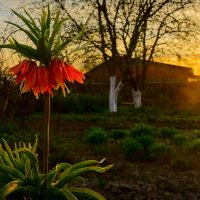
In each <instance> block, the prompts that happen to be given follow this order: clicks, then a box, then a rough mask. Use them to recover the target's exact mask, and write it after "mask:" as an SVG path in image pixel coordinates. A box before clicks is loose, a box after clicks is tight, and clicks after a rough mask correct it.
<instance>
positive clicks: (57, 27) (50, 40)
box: [49, 18, 68, 47]
mask: <svg viewBox="0 0 200 200" xmlns="http://www.w3.org/2000/svg"><path fill="white" fill-rule="evenodd" d="M66 20H68V19H67V18H66V19H62V20H60V21H58V22H57V24H55V26H54V27H53V30H52V33H51V37H50V38H49V46H50V47H52V45H53V41H54V39H55V36H56V34H57V33H59V32H60V31H61V27H62V25H63V23H64V22H65V21H66Z"/></svg>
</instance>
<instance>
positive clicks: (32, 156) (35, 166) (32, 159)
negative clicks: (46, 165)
mask: <svg viewBox="0 0 200 200" xmlns="http://www.w3.org/2000/svg"><path fill="white" fill-rule="evenodd" d="M18 152H19V153H24V154H26V156H27V157H28V158H29V160H30V164H31V168H33V169H34V170H35V172H36V173H38V172H39V169H38V167H39V166H38V160H37V157H36V156H35V154H34V153H33V152H31V151H30V150H29V149H28V148H25V147H24V148H20V149H18Z"/></svg>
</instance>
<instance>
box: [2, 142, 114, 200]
mask: <svg viewBox="0 0 200 200" xmlns="http://www.w3.org/2000/svg"><path fill="white" fill-rule="evenodd" d="M3 143H4V146H5V150H4V149H3V148H2V145H0V199H1V200H13V199H15V200H22V199H28V200H55V199H59V200H78V199H97V200H105V198H104V197H103V196H102V195H100V194H99V193H97V192H94V191H93V190H90V189H88V188H79V187H76V185H77V181H81V182H83V183H84V179H83V178H82V177H81V176H82V175H85V174H88V173H89V172H99V173H103V172H105V171H107V170H108V169H110V168H111V167H112V165H109V166H107V167H100V166H99V164H101V163H102V162H103V160H102V161H100V162H98V161H95V160H88V161H84V162H80V163H77V164H75V165H71V164H69V163H59V164H57V165H56V167H54V168H53V169H52V170H51V171H50V172H49V174H41V173H40V171H39V162H38V157H37V154H36V153H35V151H36V148H37V138H36V142H35V144H34V145H31V144H30V143H29V145H28V146H27V145H25V143H19V145H17V144H15V147H14V151H12V150H11V148H10V147H9V145H8V144H7V142H6V141H5V140H3ZM73 183H76V184H75V185H73ZM79 185H80V184H79Z"/></svg>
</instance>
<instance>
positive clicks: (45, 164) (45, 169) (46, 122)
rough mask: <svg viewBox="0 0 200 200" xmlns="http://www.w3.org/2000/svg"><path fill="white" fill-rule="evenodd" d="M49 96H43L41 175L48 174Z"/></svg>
mask: <svg viewBox="0 0 200 200" xmlns="http://www.w3.org/2000/svg"><path fill="white" fill-rule="evenodd" d="M49 127H50V94H47V95H46V96H45V105H44V135H43V140H44V141H43V160H42V173H43V174H48V163H49V162H48V161H49Z"/></svg>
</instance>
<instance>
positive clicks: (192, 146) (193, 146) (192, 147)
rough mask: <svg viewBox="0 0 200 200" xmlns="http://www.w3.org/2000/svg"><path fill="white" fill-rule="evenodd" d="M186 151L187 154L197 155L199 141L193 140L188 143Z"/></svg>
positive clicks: (199, 150)
mask: <svg viewBox="0 0 200 200" xmlns="http://www.w3.org/2000/svg"><path fill="white" fill-rule="evenodd" d="M186 150H187V151H188V152H189V153H199V152H200V139H195V140H193V141H191V142H190V143H188V145H187V146H186Z"/></svg>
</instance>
